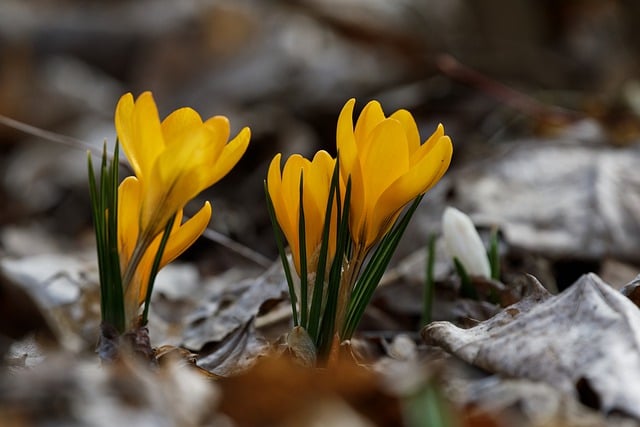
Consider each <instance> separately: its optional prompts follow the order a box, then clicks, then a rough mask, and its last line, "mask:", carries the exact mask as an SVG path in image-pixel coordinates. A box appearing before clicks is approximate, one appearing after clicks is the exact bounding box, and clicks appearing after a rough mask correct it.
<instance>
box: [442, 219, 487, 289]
mask: <svg viewBox="0 0 640 427" xmlns="http://www.w3.org/2000/svg"><path fill="white" fill-rule="evenodd" d="M442 233H443V235H444V242H445V246H446V248H447V252H448V253H449V256H450V257H451V258H452V259H453V258H457V259H458V261H460V263H461V264H462V266H463V267H464V268H465V270H466V271H467V274H469V275H471V276H484V277H490V276H491V267H490V266H489V258H488V257H487V252H486V249H485V247H484V245H483V244H482V240H481V239H480V236H479V235H478V231H477V230H476V228H475V227H474V225H473V222H471V218H469V217H468V216H467V215H466V214H465V213H463V212H461V211H459V210H458V209H456V208H452V207H447V208H446V209H445V211H444V214H443V215H442Z"/></svg>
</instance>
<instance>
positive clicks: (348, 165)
mask: <svg viewBox="0 0 640 427" xmlns="http://www.w3.org/2000/svg"><path fill="white" fill-rule="evenodd" d="M355 103H356V100H355V99H354V98H351V99H350V100H348V101H347V102H346V104H344V107H342V111H340V116H339V117H338V126H337V129H336V148H337V150H338V154H339V156H340V174H341V175H342V177H343V179H344V182H345V183H346V181H347V178H348V177H349V175H350V174H351V170H352V169H353V164H354V162H355V161H356V159H357V157H358V147H357V145H356V139H355V137H354V135H353V107H354V106H355Z"/></svg>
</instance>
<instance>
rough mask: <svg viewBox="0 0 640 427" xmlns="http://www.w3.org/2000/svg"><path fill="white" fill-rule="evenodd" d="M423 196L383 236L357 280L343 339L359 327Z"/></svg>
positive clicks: (344, 326) (343, 329)
mask: <svg viewBox="0 0 640 427" xmlns="http://www.w3.org/2000/svg"><path fill="white" fill-rule="evenodd" d="M423 196H424V195H421V196H418V197H416V199H415V200H414V201H413V203H412V204H411V206H409V209H407V212H406V213H405V214H404V215H403V216H402V218H401V219H400V220H399V221H396V224H395V225H394V226H393V228H392V229H391V231H390V232H389V233H388V234H387V235H386V236H385V237H383V238H382V240H381V241H380V243H379V244H378V246H377V247H376V249H375V250H374V252H373V255H372V256H371V258H370V259H369V262H368V263H367V264H366V266H365V267H364V270H363V271H362V273H361V274H360V277H359V278H358V280H357V281H356V284H355V286H354V288H353V293H352V294H351V300H350V301H349V307H348V310H347V316H346V320H345V324H344V325H343V327H342V334H341V336H342V338H343V339H350V338H351V336H352V335H353V333H354V332H355V330H356V328H357V327H358V324H359V323H360V319H361V318H362V315H363V314H364V310H365V308H366V306H367V304H369V301H370V300H371V297H372V296H373V292H374V291H375V290H376V287H377V286H378V283H380V279H382V275H383V274H384V272H385V270H386V269H387V266H388V265H389V262H390V261H391V257H392V256H393V253H394V252H395V250H396V247H397V246H398V243H399V242H400V238H401V237H402V235H403V234H404V232H405V230H406V228H407V225H408V224H409V220H410V219H411V217H412V216H413V213H414V212H415V210H416V209H417V208H418V205H419V204H420V201H421V200H422V197H423Z"/></svg>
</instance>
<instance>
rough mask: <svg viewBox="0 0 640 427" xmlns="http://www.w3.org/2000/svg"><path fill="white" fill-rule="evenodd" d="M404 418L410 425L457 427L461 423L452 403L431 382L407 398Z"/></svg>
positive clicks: (418, 426)
mask: <svg viewBox="0 0 640 427" xmlns="http://www.w3.org/2000/svg"><path fill="white" fill-rule="evenodd" d="M403 406H404V411H403V412H404V419H405V422H406V424H405V425H406V426H408V427H457V426H459V425H460V423H459V422H458V420H457V419H456V417H455V414H454V412H453V410H452V408H451V405H449V404H448V403H447V401H446V400H445V399H444V398H443V397H442V395H441V393H440V392H439V390H438V389H437V388H436V387H435V386H434V385H433V384H432V383H431V382H430V383H427V384H426V385H425V386H423V388H422V389H421V390H419V391H418V392H417V393H416V394H414V395H413V396H410V397H408V398H406V399H405V402H404V405H403Z"/></svg>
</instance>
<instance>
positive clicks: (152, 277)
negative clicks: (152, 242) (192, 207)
mask: <svg viewBox="0 0 640 427" xmlns="http://www.w3.org/2000/svg"><path fill="white" fill-rule="evenodd" d="M175 220H176V214H173V216H172V217H171V219H170V220H169V222H167V225H166V226H165V227H164V232H163V233H162V239H161V240H160V246H158V252H156V256H155V257H154V258H153V264H152V265H151V273H150V274H149V283H148V284H147V294H146V296H145V299H144V310H143V311H142V326H144V325H146V324H147V318H148V316H149V306H150V304H151V293H152V292H153V285H154V284H155V281H156V276H157V275H158V271H159V270H160V263H161V262H162V256H163V255H164V250H165V248H166V246H167V242H168V241H169V236H170V235H171V228H172V227H173V223H174V222H175Z"/></svg>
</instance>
